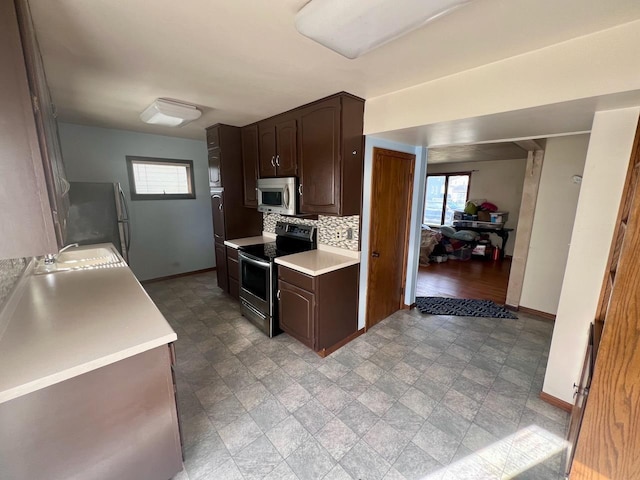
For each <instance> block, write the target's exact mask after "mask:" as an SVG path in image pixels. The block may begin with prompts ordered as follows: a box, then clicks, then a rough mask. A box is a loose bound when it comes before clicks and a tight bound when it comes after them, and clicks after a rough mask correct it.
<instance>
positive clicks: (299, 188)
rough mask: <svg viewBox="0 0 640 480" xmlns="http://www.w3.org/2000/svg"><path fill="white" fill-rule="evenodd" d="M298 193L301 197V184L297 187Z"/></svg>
mask: <svg viewBox="0 0 640 480" xmlns="http://www.w3.org/2000/svg"><path fill="white" fill-rule="evenodd" d="M298 193H299V194H300V196H302V184H300V185H298Z"/></svg>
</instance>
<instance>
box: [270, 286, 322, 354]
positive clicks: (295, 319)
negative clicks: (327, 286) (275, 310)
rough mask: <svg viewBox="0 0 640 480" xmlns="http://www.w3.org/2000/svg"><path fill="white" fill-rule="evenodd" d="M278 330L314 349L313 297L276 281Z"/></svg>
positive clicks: (308, 293)
mask: <svg viewBox="0 0 640 480" xmlns="http://www.w3.org/2000/svg"><path fill="white" fill-rule="evenodd" d="M278 288H279V299H280V300H279V302H280V305H279V306H280V328H281V329H282V330H283V331H285V332H287V333H288V334H289V335H291V336H292V337H294V338H296V339H298V340H299V341H300V342H302V343H304V344H305V345H306V346H308V347H309V348H314V324H315V303H316V302H315V295H314V294H313V293H311V292H307V291H306V290H302V289H301V288H298V287H295V286H293V285H291V284H290V283H287V282H284V281H282V280H279V281H278Z"/></svg>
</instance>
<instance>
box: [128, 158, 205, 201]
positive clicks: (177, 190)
mask: <svg viewBox="0 0 640 480" xmlns="http://www.w3.org/2000/svg"><path fill="white" fill-rule="evenodd" d="M127 167H128V170H129V184H130V185H131V198H132V200H143V199H146V200H161V199H182V198H195V190H194V186H193V185H194V183H193V162H192V161H191V160H171V159H163V158H147V157H127Z"/></svg>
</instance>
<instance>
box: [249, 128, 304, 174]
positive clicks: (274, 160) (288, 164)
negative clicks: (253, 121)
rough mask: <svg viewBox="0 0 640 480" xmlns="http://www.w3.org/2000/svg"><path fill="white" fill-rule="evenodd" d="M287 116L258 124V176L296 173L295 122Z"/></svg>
mask: <svg viewBox="0 0 640 480" xmlns="http://www.w3.org/2000/svg"><path fill="white" fill-rule="evenodd" d="M287 117H289V118H281V119H276V120H273V119H272V120H267V121H265V122H260V123H259V124H258V138H259V172H260V178H269V177H291V176H295V175H296V173H297V170H298V149H297V122H296V119H295V118H291V116H290V115H287Z"/></svg>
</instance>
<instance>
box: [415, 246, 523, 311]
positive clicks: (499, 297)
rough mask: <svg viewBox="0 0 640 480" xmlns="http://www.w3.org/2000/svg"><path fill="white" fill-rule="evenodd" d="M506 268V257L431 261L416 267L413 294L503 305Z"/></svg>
mask: <svg viewBox="0 0 640 480" xmlns="http://www.w3.org/2000/svg"><path fill="white" fill-rule="evenodd" d="M510 270H511V259H509V258H505V259H504V260H502V261H500V260H498V261H492V260H477V259H471V260H468V261H457V260H449V261H448V262H444V263H431V264H430V265H429V266H428V267H420V268H419V270H418V282H417V285H416V296H418V297H453V298H476V299H481V300H493V301H494V302H496V303H499V304H501V305H504V303H505V300H506V298H507V285H508V283H509V271H510Z"/></svg>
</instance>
